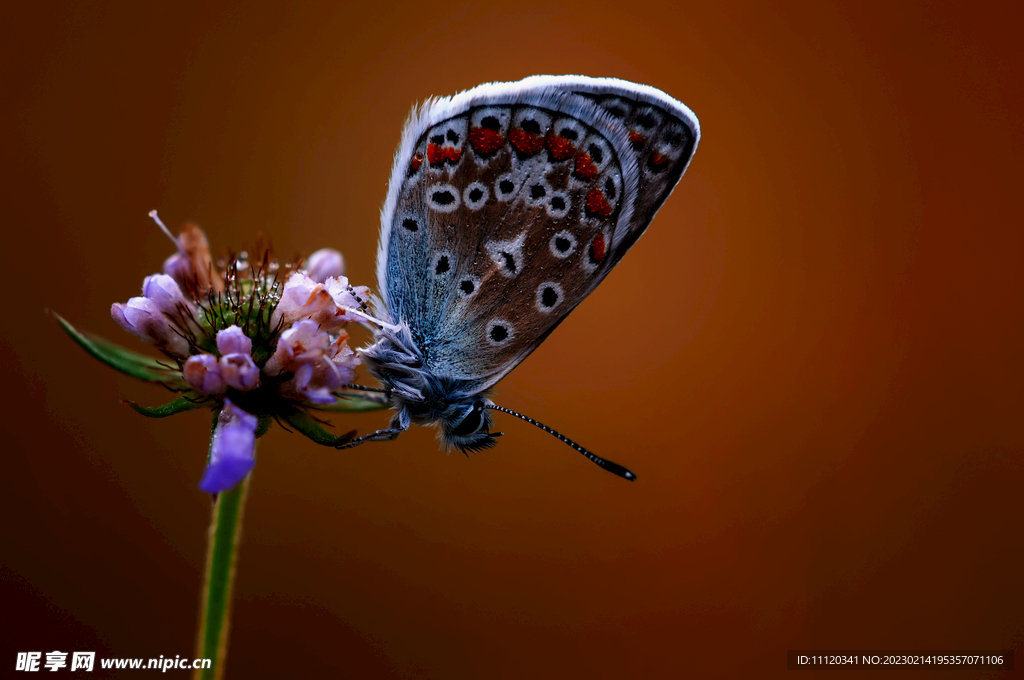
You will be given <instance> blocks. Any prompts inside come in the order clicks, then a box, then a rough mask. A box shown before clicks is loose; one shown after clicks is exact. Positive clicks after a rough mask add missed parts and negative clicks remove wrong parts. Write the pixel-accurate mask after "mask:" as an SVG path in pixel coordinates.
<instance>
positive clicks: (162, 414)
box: [121, 392, 206, 418]
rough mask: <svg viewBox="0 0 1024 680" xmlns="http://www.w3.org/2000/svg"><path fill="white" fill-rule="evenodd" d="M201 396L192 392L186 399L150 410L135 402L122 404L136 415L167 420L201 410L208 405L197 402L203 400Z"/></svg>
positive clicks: (178, 399)
mask: <svg viewBox="0 0 1024 680" xmlns="http://www.w3.org/2000/svg"><path fill="white" fill-rule="evenodd" d="M201 398H202V397H201V395H199V394H196V393H195V392H190V393H189V394H187V395H185V396H184V397H178V398H177V399H175V400H174V401H169V402H167V403H166V404H164V405H163V406H154V407H153V408H148V407H146V406H139V405H138V404H136V403H135V402H134V401H130V400H128V399H125V400H124V401H122V402H121V403H123V404H128V405H129V406H131V407H132V409H133V410H134V411H135V412H136V413H141V414H142V415H144V416H146V417H147V418H166V417H167V416H173V415H175V414H178V413H184V412H185V411H194V410H195V409H197V408H201V407H203V406H205V405H206V404H204V403H202V402H201V401H200V402H197V401H195V400H196V399H201Z"/></svg>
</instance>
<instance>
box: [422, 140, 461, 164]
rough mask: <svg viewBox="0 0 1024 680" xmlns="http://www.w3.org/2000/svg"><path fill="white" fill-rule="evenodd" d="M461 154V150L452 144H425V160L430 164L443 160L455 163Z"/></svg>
mask: <svg viewBox="0 0 1024 680" xmlns="http://www.w3.org/2000/svg"><path fill="white" fill-rule="evenodd" d="M461 156H462V150H461V149H456V148H455V147H453V146H441V145H439V144H433V143H431V144H428V145H427V162H429V163H430V164H431V165H440V164H441V163H444V162H445V161H451V162H452V163H457V162H458V161H459V158H460V157H461Z"/></svg>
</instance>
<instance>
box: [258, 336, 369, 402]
mask: <svg viewBox="0 0 1024 680" xmlns="http://www.w3.org/2000/svg"><path fill="white" fill-rule="evenodd" d="M319 328H320V327H319V326H318V325H317V323H316V322H314V321H313V320H311V319H302V320H300V321H298V322H296V323H295V325H294V326H292V327H291V328H290V329H288V330H287V331H285V332H284V333H282V334H281V337H280V339H278V341H277V351H276V352H274V356H272V357H270V359H269V360H268V361H267V364H266V366H265V367H264V370H265V371H266V372H267V373H268V374H269V375H279V374H280V373H282V372H285V371H287V372H291V373H293V374H294V375H293V377H292V379H291V381H289V382H288V383H286V384H285V385H284V386H283V387H284V389H285V390H287V391H289V392H290V393H292V394H295V395H299V396H301V397H304V398H306V399H308V400H309V401H312V402H313V403H317V404H329V403H331V402H332V401H333V397H332V396H331V393H332V391H334V390H337V389H338V388H340V387H341V386H342V385H344V384H345V383H347V382H349V381H351V380H352V378H354V377H355V367H356V366H357V365H359V359H357V358H356V356H355V352H353V351H352V350H351V348H349V346H348V342H347V341H348V333H341V334H339V335H338V336H337V338H335V339H334V340H333V341H332V340H331V336H330V335H329V334H328V333H326V332H325V331H321V330H319Z"/></svg>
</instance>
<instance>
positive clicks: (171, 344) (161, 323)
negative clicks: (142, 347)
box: [110, 297, 189, 356]
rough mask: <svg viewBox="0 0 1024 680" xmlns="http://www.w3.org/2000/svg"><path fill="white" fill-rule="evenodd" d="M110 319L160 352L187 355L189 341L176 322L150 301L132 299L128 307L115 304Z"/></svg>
mask: <svg viewBox="0 0 1024 680" xmlns="http://www.w3.org/2000/svg"><path fill="white" fill-rule="evenodd" d="M110 316H112V317H113V318H114V321H116V322H117V324H118V325H119V326H121V328H123V329H125V330H126V331H128V332H129V333H131V334H132V335H134V336H135V337H137V338H138V339H140V340H144V341H146V342H148V343H150V344H152V345H155V346H156V347H157V349H160V350H163V351H165V352H168V353H170V354H175V355H177V356H188V350H189V347H188V340H187V339H185V337H184V336H183V335H181V334H179V333H178V332H176V331H175V329H174V325H173V321H172V320H171V319H170V318H169V317H168V316H167V315H166V314H164V313H163V312H162V311H161V310H160V307H159V306H158V305H157V303H155V302H153V301H152V300H150V299H149V298H145V297H133V298H131V299H130V300H128V302H127V304H121V303H119V302H115V303H114V304H113V305H111V307H110Z"/></svg>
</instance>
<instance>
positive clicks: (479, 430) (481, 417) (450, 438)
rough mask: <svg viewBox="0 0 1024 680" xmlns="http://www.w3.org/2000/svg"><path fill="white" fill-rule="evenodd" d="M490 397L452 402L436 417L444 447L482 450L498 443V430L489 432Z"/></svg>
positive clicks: (463, 450)
mask: <svg viewBox="0 0 1024 680" xmlns="http://www.w3.org/2000/svg"><path fill="white" fill-rule="evenodd" d="M492 405H493V404H492V403H491V400H490V399H482V398H475V399H472V400H466V401H462V402H456V403H453V404H452V405H451V406H449V407H448V408H447V409H445V412H444V413H442V414H441V417H440V418H439V419H438V420H439V422H440V424H441V440H442V441H443V442H444V445H445V447H447V448H455V449H458V450H459V451H462V452H463V453H466V452H468V451H482V450H483V449H489V448H491V447H492V446H494V445H495V444H497V443H498V440H497V439H495V437H498V436H500V435H501V433H500V432H491V431H490V429H491V414H490V410H489V408H488V407H489V406H492Z"/></svg>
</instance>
